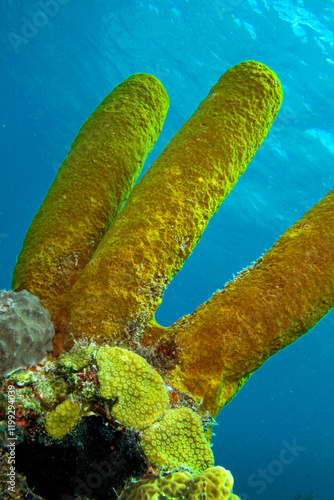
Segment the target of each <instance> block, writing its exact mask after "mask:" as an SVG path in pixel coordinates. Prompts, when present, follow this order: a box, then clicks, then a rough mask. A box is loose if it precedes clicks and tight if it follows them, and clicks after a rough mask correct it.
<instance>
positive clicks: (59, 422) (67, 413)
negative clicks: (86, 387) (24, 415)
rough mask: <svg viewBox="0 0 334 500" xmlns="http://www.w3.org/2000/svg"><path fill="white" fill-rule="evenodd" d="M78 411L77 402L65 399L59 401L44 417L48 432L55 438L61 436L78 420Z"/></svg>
mask: <svg viewBox="0 0 334 500" xmlns="http://www.w3.org/2000/svg"><path fill="white" fill-rule="evenodd" d="M80 413H81V411H80V406H79V404H78V403H77V402H73V401H71V400H70V399H67V400H66V401H64V402H63V403H60V404H59V405H58V406H57V407H56V409H55V410H53V411H52V412H51V413H49V415H48V416H47V417H46V421H45V428H46V430H47V432H48V434H49V435H50V436H51V437H53V438H55V439H61V438H63V437H64V436H66V434H67V433H68V432H70V431H71V430H73V429H74V427H75V426H76V425H77V423H78V422H79V420H80Z"/></svg>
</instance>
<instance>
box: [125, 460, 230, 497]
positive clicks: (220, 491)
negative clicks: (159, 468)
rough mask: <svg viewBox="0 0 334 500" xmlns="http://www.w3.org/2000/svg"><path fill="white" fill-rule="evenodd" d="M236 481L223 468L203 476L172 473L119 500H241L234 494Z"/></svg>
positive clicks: (133, 489)
mask: <svg viewBox="0 0 334 500" xmlns="http://www.w3.org/2000/svg"><path fill="white" fill-rule="evenodd" d="M232 488H233V477H232V474H231V473H230V471H228V470H225V469H224V468H223V467H210V468H209V469H207V470H206V471H205V472H203V473H202V474H198V475H196V476H193V475H191V474H190V473H189V472H187V471H178V472H173V473H172V474H168V475H165V476H162V477H157V478H153V479H146V480H145V481H140V482H138V483H137V484H134V485H132V486H130V487H129V488H127V489H125V490H124V492H123V493H122V494H121V496H120V497H119V500H150V499H155V500H163V499H175V500H240V499H239V497H238V496H237V495H234V494H233V493H232Z"/></svg>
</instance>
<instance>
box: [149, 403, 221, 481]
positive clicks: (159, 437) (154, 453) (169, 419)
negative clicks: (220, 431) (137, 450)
mask: <svg viewBox="0 0 334 500" xmlns="http://www.w3.org/2000/svg"><path fill="white" fill-rule="evenodd" d="M141 445H142V448H143V450H144V452H145V454H146V456H147V457H148V459H149V460H150V461H151V463H152V464H154V465H156V466H158V467H162V468H166V469H168V470H171V469H177V468H182V467H185V468H187V469H189V470H191V471H194V472H202V471H204V470H205V469H207V468H208V467H211V466H212V465H213V454H212V451H211V448H210V445H209V443H208V441H207V440H206V437H205V435H204V432H203V426H202V422H201V419H200V418H199V416H198V415H197V414H196V413H195V412H194V411H192V410H190V409H189V408H177V409H173V410H170V411H169V412H168V413H167V414H166V415H165V416H164V417H163V419H162V420H160V421H159V422H156V423H154V424H153V425H152V426H151V427H149V428H148V429H147V430H145V431H143V432H142V434H141Z"/></svg>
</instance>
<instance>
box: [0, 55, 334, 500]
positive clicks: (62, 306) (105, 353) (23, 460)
mask: <svg viewBox="0 0 334 500" xmlns="http://www.w3.org/2000/svg"><path fill="white" fill-rule="evenodd" d="M281 100H282V89H281V85H280V82H279V80H278V78H277V76H276V75H275V74H274V73H273V72H272V71H271V70H270V69H269V68H267V67H266V66H264V65H263V64H261V63H258V62H254V61H246V62H243V63H241V64H238V65H237V66H235V67H233V68H231V69H230V70H228V71H227V72H226V73H225V74H224V75H223V76H222V77H221V78H220V80H219V81H218V83H217V84H216V85H214V86H213V88H212V89H211V91H210V92H209V95H208V96H207V97H206V99H204V101H203V102H202V103H201V104H200V106H199V107H198V109H197V110H196V111H195V113H194V114H193V116H192V117H191V118H190V119H189V120H188V121H187V122H186V123H185V124H184V125H183V126H182V127H181V129H180V130H179V132H178V133H177V134H176V135H175V137H174V138H173V139H172V140H171V141H170V143H169V144H168V145H167V147H166V148H165V150H164V151H163V152H162V154H161V155H160V156H159V158H158V159H157V160H156V161H155V162H154V164H153V165H152V166H151V167H150V169H149V170H148V172H147V173H146V174H145V175H144V176H143V177H142V179H141V180H140V181H139V182H138V184H136V185H135V186H134V182H135V179H136V178H137V176H138V174H139V170H140V167H141V166H142V163H143V161H144V159H145V157H146V156H147V154H148V152H149V150H150V149H151V147H152V145H153V143H154V142H155V140H156V138H157V136H158V134H159V132H160V130H161V127H162V123H163V120H164V117H165V114H166V110H167V105H168V98H167V95H166V92H165V90H164V89H163V87H162V85H161V84H160V82H158V81H157V80H156V79H155V78H153V77H151V76H150V75H134V76H132V77H130V78H129V79H127V80H126V81H125V82H123V83H122V84H120V85H119V86H118V87H116V88H115V89H114V90H113V92H112V93H111V94H110V95H109V96H107V97H106V99H105V100H104V101H103V102H102V103H101V104H100V106H98V107H97V109H96V110H95V111H94V112H93V114H92V115H91V116H90V118H89V119H88V120H87V122H86V123H85V124H84V125H83V127H82V129H81V130H80V132H79V134H78V136H77V138H76V139H75V141H74V143H73V145H72V147H71V149H70V151H69V154H68V156H67V158H66V159H65V161H64V162H63V164H62V166H61V167H60V170H59V172H58V174H57V176H56V179H55V181H54V183H53V185H52V186H51V188H50V190H49V193H48V194H47V196H46V198H45V200H44V202H43V204H42V206H41V207H40V209H39V211H38V213H37V215H36V217H35V218H34V220H33V222H32V224H31V227H30V228H29V230H28V233H27V236H26V238H25V241H24V244H23V248H22V251H21V253H20V255H19V257H18V261H17V265H16V266H15V269H14V275H13V289H14V290H15V291H17V292H19V291H20V290H22V289H23V288H26V289H27V290H28V291H30V292H32V293H35V294H36V295H37V296H38V298H39V299H40V301H41V304H42V305H43V306H44V307H47V308H48V309H50V314H51V318H52V320H53V322H54V324H55V329H56V335H55V337H54V340H53V353H52V357H51V356H47V357H46V359H45V360H44V361H43V362H42V363H41V364H39V365H38V366H36V367H35V368H28V369H26V370H20V371H17V372H15V373H12V374H10V375H9V376H8V377H7V378H5V379H4V380H3V383H2V387H1V391H0V430H1V431H2V432H3V433H4V436H5V437H6V429H5V420H4V419H5V416H6V412H7V411H8V408H11V411H13V413H14V414H15V438H16V439H17V440H18V442H19V443H20V444H19V445H18V446H17V454H18V472H19V473H22V474H25V475H26V477H27V481H28V486H29V487H30V488H31V487H32V486H36V490H35V491H36V493H37V494H38V495H41V496H43V497H46V498H48V500H49V499H50V500H53V499H58V498H62V499H63V498H64V500H65V498H66V499H67V500H70V499H73V498H75V497H78V496H79V497H80V496H81V497H84V498H88V499H90V498H92V499H93V498H94V499H95V500H100V499H104V498H109V499H110V500H113V499H115V498H116V496H117V495H121V498H134V499H137V498H147V499H148V498H155V499H158V498H161V499H163V498H170V499H173V498H174V499H176V498H180V499H189V500H190V499H192V500H195V499H200V498H201V499H203V498H208V499H209V498H210V499H211V498H213V499H214V498H217V499H218V498H219V499H221V500H222V499H226V500H228V499H229V500H232V499H233V500H237V498H238V497H237V496H236V495H234V494H233V493H232V485H233V479H232V476H231V475H230V473H229V472H227V471H225V470H224V469H222V468H220V467H213V465H214V461H213V455H212V452H211V448H210V443H209V438H210V431H211V427H212V424H213V420H214V417H215V416H216V414H217V413H218V412H219V411H220V409H221V408H222V407H223V406H224V405H225V404H226V403H227V402H228V401H230V400H231V399H232V397H233V396H234V395H235V394H236V392H237V391H238V390H239V389H240V388H241V386H242V385H243V383H244V382H245V380H247V378H248V377H249V376H250V375H251V373H252V372H253V371H254V370H256V369H258V368H259V367H260V366H261V365H262V363H264V361H266V359H268V358H269V357H270V356H271V355H273V354H274V353H276V352H277V351H278V350H279V349H282V348H284V347H285V346H287V345H288V344H289V343H291V342H294V341H295V340H296V339H297V338H298V337H300V336H301V335H303V334H304V333H306V332H307V331H308V330H309V329H310V328H312V327H313V326H314V325H315V323H316V322H317V321H319V320H320V319H321V317H322V316H324V315H325V314H326V313H327V312H328V311H329V309H330V308H331V307H332V306H333V297H334V293H333V292H334V280H333V258H334V229H333V228H334V220H333V218H334V215H333V213H334V211H333V203H334V191H332V192H331V193H329V194H328V195H327V196H326V197H325V198H324V199H323V200H322V201H321V202H319V203H318V204H317V205H315V207H313V208H312V209H311V210H310V211H309V212H307V213H306V214H305V216H304V217H303V218H302V219H301V220H300V221H298V222H297V223H296V224H294V225H293V226H292V227H291V228H290V229H289V230H288V231H287V232H286V233H285V234H284V235H283V236H282V237H281V238H280V239H279V240H278V242H277V243H276V244H275V245H274V246H273V248H272V249H270V250H269V251H268V252H267V253H266V254H265V255H264V256H262V257H261V258H260V259H259V260H258V261H257V262H256V263H255V264H253V265H252V266H251V267H250V268H248V269H245V270H244V271H242V272H241V273H240V274H239V275H238V276H237V277H236V278H235V279H234V280H233V281H232V282H231V283H229V284H228V285H226V286H225V287H224V288H223V289H222V290H220V291H218V292H217V293H215V294H214V295H213V296H212V298H211V299H210V300H209V301H208V302H206V303H204V304H203V305H202V306H200V307H199V308H198V309H197V310H196V311H195V312H194V313H193V314H191V315H188V316H185V317H183V318H181V319H180V320H179V321H177V322H176V323H175V324H174V325H171V326H170V327H169V328H163V327H161V326H159V325H158V324H157V323H156V321H155V319H154V313H155V310H156V308H157V307H158V305H159V304H160V302H161V299H162V295H163V293H164V290H165V288H166V287H167V286H168V284H169V282H170V280H171V279H172V278H173V276H175V274H176V273H177V272H178V271H179V270H180V268H181V267H182V265H183V262H184V261H185V260H186V258H187V257H188V256H189V255H190V254H191V252H192V250H193V249H194V247H195V245H196V244H197V242H198V240H199V239H200V237H201V235H202V233H203V231H204V229H205V227H206V225H207V223H208V221H209V219H210V218H211V216H212V215H213V214H214V213H215V212H216V210H217V209H218V208H219V206H220V204H221V202H222V201H223V200H224V198H225V197H226V196H227V195H228V193H229V192H230V191H231V189H232V188H233V186H234V184H235V183H236V182H237V180H238V178H239V177H240V176H241V175H242V174H243V172H244V171H245V169H246V167H247V165H248V163H249V162H250V161H251V159H252V158H253V156H254V154H255V152H256V150H257V148H258V147H259V146H260V145H261V143H262V141H263V140H264V138H265V136H266V134H267V132H268V130H269V128H270V126H271V124H272V122H273V121H274V119H275V117H276V114H277V112H278V110H279V107H280V104H281ZM133 186H134V187H133ZM132 188H133V189H132ZM125 202H126V203H125ZM59 356H60V357H59ZM36 363H37V361H35V363H34V364H36ZM13 391H15V402H13V400H12V399H11V398H12V396H11V395H12V393H13ZM7 437H8V436H7ZM4 446H6V444H5V445H4ZM27 457H29V460H27ZM88 458H89V459H88ZM50 460H51V461H52V464H53V466H52V467H51V468H50V469H51V476H49V477H45V475H44V476H43V474H41V477H39V476H37V475H36V469H37V470H38V467H42V465H46V464H49V463H50ZM31 464H36V466H35V467H34V466H33V465H31ZM42 468H43V467H42ZM59 478H61V481H60V479H59ZM131 481H132V482H133V484H131ZM140 481H141V482H140ZM54 484H55V486H54ZM126 486H128V488H127V489H125V490H124V487H126ZM122 490H123V492H122ZM73 495H74V496H73ZM23 497H24V496H23V492H22V498H23Z"/></svg>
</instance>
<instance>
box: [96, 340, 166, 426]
mask: <svg viewBox="0 0 334 500" xmlns="http://www.w3.org/2000/svg"><path fill="white" fill-rule="evenodd" d="M96 362H97V366H98V370H99V371H98V380H99V383H100V395H101V396H102V397H103V398H105V399H114V400H115V401H116V402H115V404H114V405H113V407H112V410H111V414H112V416H113V417H114V418H115V420H116V421H117V422H119V423H120V424H122V425H124V426H126V427H128V428H131V429H136V430H138V429H144V428H145V427H147V426H148V425H151V424H152V423H153V422H155V421H156V420H158V418H160V417H161V416H162V415H163V414H164V413H165V412H166V411H167V410H168V408H169V397H168V394H167V391H166V389H165V385H164V382H163V380H162V378H161V377H160V375H159V374H158V373H157V372H156V371H155V370H154V368H152V367H151V366H150V365H149V364H148V363H147V362H146V361H145V360H144V359H143V358H142V357H141V356H139V355H138V354H135V353H133V352H131V351H127V350H126V349H122V348H120V347H108V346H104V347H101V348H100V349H99V350H98V352H97V354H96Z"/></svg>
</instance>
